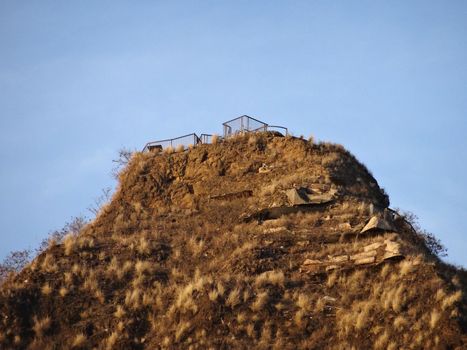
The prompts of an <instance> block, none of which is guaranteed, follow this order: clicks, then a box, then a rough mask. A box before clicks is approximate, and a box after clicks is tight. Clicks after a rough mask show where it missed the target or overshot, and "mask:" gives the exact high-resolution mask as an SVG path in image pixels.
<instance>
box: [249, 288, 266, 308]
mask: <svg viewBox="0 0 467 350" xmlns="http://www.w3.org/2000/svg"><path fill="white" fill-rule="evenodd" d="M268 302H269V294H268V292H261V293H259V294H258V295H257V297H256V299H255V301H254V302H253V304H251V306H250V308H251V310H253V311H255V312H258V311H260V310H262V309H263V308H264V307H265V306H266V305H267V303H268Z"/></svg>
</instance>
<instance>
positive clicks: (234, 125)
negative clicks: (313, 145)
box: [142, 115, 289, 152]
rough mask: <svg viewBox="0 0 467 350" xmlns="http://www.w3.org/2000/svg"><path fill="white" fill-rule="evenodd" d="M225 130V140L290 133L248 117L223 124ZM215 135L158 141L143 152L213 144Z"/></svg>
mask: <svg viewBox="0 0 467 350" xmlns="http://www.w3.org/2000/svg"><path fill="white" fill-rule="evenodd" d="M222 126H223V128H224V136H223V138H228V137H230V136H234V135H237V134H241V133H254V132H264V131H277V130H281V133H283V132H285V135H286V136H287V135H288V134H289V131H288V129H287V128H286V127H283V126H279V125H269V124H267V123H264V122H262V121H260V120H258V119H255V118H252V117H250V116H247V115H242V116H240V117H238V118H234V119H232V120H229V121H227V122H225V123H223V124H222ZM212 138H213V135H211V134H201V135H200V136H198V135H197V134H195V133H191V134H187V135H183V136H179V137H175V138H172V139H165V140H158V141H151V142H148V143H147V144H146V145H145V146H144V148H143V150H142V152H147V151H163V150H166V149H168V148H172V150H174V151H183V150H185V149H187V148H191V147H196V146H198V145H200V144H208V143H212Z"/></svg>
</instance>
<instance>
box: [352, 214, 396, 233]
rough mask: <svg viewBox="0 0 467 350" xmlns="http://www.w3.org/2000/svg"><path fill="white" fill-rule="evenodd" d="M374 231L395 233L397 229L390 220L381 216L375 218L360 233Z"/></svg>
mask: <svg viewBox="0 0 467 350" xmlns="http://www.w3.org/2000/svg"><path fill="white" fill-rule="evenodd" d="M372 230H382V231H395V230H396V229H395V227H394V225H393V224H392V222H390V221H389V220H388V219H384V218H383V217H381V216H379V215H375V216H373V217H372V218H371V219H370V220H369V221H368V223H367V224H366V225H365V227H364V228H363V229H362V230H361V231H360V233H364V232H368V231H372Z"/></svg>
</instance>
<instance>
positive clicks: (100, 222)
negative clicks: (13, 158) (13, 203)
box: [0, 133, 466, 349]
mask: <svg viewBox="0 0 467 350" xmlns="http://www.w3.org/2000/svg"><path fill="white" fill-rule="evenodd" d="M388 206H389V200H388V197H387V196H386V194H385V193H384V191H382V190H381V189H380V188H379V186H378V184H377V182H376V180H375V179H374V178H373V176H372V175H371V174H370V173H369V172H368V171H367V169H366V168H365V167H364V166H363V165H362V164H360V163H359V162H358V161H357V160H356V159H355V158H354V157H353V156H352V155H351V154H350V153H348V152H347V151H346V150H344V149H343V148H342V147H341V146H338V145H332V144H318V145H316V144H310V143H309V142H307V141H304V140H301V139H297V138H291V137H280V136H279V135H275V134H272V133H264V134H255V135H246V136H239V137H236V138H231V139H229V140H227V141H223V142H220V143H217V144H213V145H202V146H199V147H197V148H195V149H192V150H188V151H186V152H180V153H173V154H167V153H163V154H156V153H144V154H143V153H138V154H135V155H134V156H133V158H132V160H131V162H130V164H129V165H128V167H127V168H126V169H125V170H124V171H123V172H122V173H121V174H120V184H119V188H118V189H117V191H116V193H115V195H114V197H113V199H112V201H111V202H110V203H109V204H107V205H106V206H104V207H103V208H102V209H101V212H100V213H99V215H98V216H97V218H96V219H95V220H94V221H93V222H92V223H91V224H89V225H88V226H87V227H85V228H84V229H83V230H82V232H80V234H79V235H77V236H68V237H66V238H65V239H64V241H63V242H61V243H59V244H52V245H51V246H50V247H49V248H48V249H47V250H46V251H45V252H44V253H42V254H41V255H40V256H38V257H37V258H36V259H35V260H34V261H33V262H32V263H31V264H30V265H29V266H27V267H26V268H25V269H24V270H23V271H22V272H21V273H20V274H18V275H17V276H15V277H13V278H11V279H10V280H8V281H7V282H5V283H4V285H3V286H2V287H1V290H0V317H1V319H0V348H1V349H23V348H24V349H63V348H77V349H78V348H83V349H91V348H98V349H158V348H161V349H180V348H190V349H208V348H212V349H231V348H239V349H242V348H244V349H247V348H264V349H270V348H278V349H289V348H290V349H296V348H303V349H313V348H316V349H323V348H329V349H352V348H355V349H363V348H365V349H367V348H375V349H399V348H409V349H410V348H414V349H428V348H429V349H436V348H439V349H448V348H450V349H455V348H462V347H463V346H465V344H464V342H465V340H466V332H465V317H466V312H465V299H464V297H463V294H462V290H463V289H465V288H464V286H465V273H464V271H458V270H456V269H454V268H452V267H449V266H446V265H444V264H443V263H441V262H440V261H439V260H438V259H437V258H436V257H434V256H433V255H431V254H430V251H429V249H427V247H426V245H425V244H424V241H423V239H422V238H421V236H420V235H419V234H417V233H416V232H415V231H414V230H413V229H412V227H411V226H410V225H409V224H408V223H407V222H406V221H405V219H404V218H403V217H401V216H399V215H398V214H397V213H395V212H393V211H391V210H389V209H388Z"/></svg>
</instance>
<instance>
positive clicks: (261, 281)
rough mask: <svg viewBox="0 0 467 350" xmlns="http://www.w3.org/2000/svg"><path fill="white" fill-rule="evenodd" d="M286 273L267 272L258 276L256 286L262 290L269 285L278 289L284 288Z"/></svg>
mask: <svg viewBox="0 0 467 350" xmlns="http://www.w3.org/2000/svg"><path fill="white" fill-rule="evenodd" d="M284 281H285V278H284V272H282V271H266V272H263V273H262V274H260V275H258V276H257V277H256V279H255V286H256V287H257V288H262V287H265V286H267V285H273V286H274V285H275V286H278V287H283V286H284Z"/></svg>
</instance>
